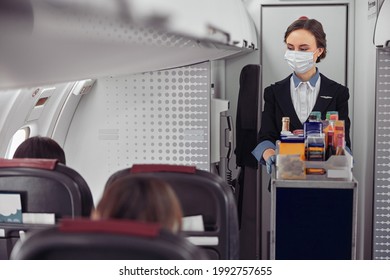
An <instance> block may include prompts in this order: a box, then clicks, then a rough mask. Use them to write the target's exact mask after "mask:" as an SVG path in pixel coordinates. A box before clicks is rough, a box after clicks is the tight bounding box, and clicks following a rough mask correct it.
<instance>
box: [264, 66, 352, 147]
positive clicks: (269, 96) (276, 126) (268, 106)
mask: <svg viewBox="0 0 390 280" xmlns="http://www.w3.org/2000/svg"><path fill="white" fill-rule="evenodd" d="M320 76H321V86H320V91H319V93H318V97H317V100H316V103H315V105H314V108H313V111H320V112H321V117H322V119H325V117H326V112H327V111H337V112H338V113H339V119H340V120H344V122H345V141H346V145H347V146H348V148H351V140H350V136H349V130H350V126H351V121H350V119H349V117H348V99H349V90H348V88H347V87H345V86H343V85H341V84H339V83H337V82H335V81H333V80H330V79H328V78H327V77H325V76H324V75H322V74H321V73H320ZM290 78H291V75H290V76H288V77H287V78H285V79H284V80H282V81H279V82H276V83H275V84H272V85H270V86H269V87H267V88H266V89H265V90H264V101H265V103H264V110H263V112H262V117H261V128H260V131H259V135H258V143H260V142H262V141H265V140H269V141H271V142H273V143H275V142H276V140H278V139H279V138H280V131H281V130H282V117H290V131H293V130H295V129H303V125H302V123H301V122H300V120H299V118H298V115H297V114H296V112H295V109H294V105H293V103H292V99H291V93H290Z"/></svg>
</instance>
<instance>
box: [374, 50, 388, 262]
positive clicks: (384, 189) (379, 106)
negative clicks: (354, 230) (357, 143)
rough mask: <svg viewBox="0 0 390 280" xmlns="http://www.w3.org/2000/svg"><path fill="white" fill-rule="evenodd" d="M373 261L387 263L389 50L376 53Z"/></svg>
mask: <svg viewBox="0 0 390 280" xmlns="http://www.w3.org/2000/svg"><path fill="white" fill-rule="evenodd" d="M377 57H378V59H377V85H376V87H377V96H376V141H375V154H376V157H375V159H376V161H375V189H374V192H375V194H374V221H373V228H374V231H373V259H386V260H389V259H390V50H385V49H378V51H377Z"/></svg>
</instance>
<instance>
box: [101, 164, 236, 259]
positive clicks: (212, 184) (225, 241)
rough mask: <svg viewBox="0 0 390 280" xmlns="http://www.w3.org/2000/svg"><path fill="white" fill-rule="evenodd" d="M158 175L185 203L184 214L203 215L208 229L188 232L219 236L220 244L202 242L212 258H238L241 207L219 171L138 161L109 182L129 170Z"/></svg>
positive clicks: (207, 236)
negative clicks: (237, 205) (218, 174)
mask: <svg viewBox="0 0 390 280" xmlns="http://www.w3.org/2000/svg"><path fill="white" fill-rule="evenodd" d="M135 173H136V174H137V176H140V173H142V176H150V177H157V178H160V179H163V180H165V181H166V182H168V183H169V184H170V185H171V186H172V188H173V189H174V191H175V193H176V195H177V197H178V198H179V201H180V203H181V206H182V210H183V215H184V216H194V215H201V216H202V217H203V221H204V227H205V231H204V232H195V231H191V232H184V233H185V234H186V235H187V236H191V237H196V238H199V237H200V242H201V243H202V242H203V241H202V240H205V242H208V241H207V238H216V239H217V240H218V244H210V245H201V246H202V247H203V248H204V249H205V250H206V251H207V253H208V255H209V257H210V258H211V259H238V255H239V237H238V234H239V233H238V218H237V209H236V204H235V201H234V196H233V193H232V189H231V188H230V186H228V185H227V183H226V182H225V181H223V180H222V178H220V177H219V176H217V175H216V174H213V173H210V172H207V171H203V170H198V169H196V168H195V167H194V166H179V165H162V164H151V165H148V164H144V165H142V164H138V165H133V166H132V167H131V168H126V169H123V170H120V171H117V172H115V173H114V174H113V175H111V177H110V178H109V180H108V181H107V184H106V186H107V185H108V184H110V183H111V182H112V181H115V180H116V179H117V178H120V177H122V176H126V175H128V174H135Z"/></svg>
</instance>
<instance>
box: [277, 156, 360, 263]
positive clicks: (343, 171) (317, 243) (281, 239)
mask: <svg viewBox="0 0 390 280" xmlns="http://www.w3.org/2000/svg"><path fill="white" fill-rule="evenodd" d="M332 158H333V157H332ZM335 161H336V163H335ZM283 162H284V161H283V159H282V160H280V159H279V166H278V158H277V172H276V176H274V177H273V178H272V180H271V238H270V242H271V244H270V257H271V259H288V260H341V259H356V220H357V186H358V183H357V181H356V180H355V178H353V176H352V162H353V160H352V157H351V156H350V155H346V156H341V157H337V158H333V159H329V160H328V161H327V162H323V163H318V162H316V163H311V162H304V163H306V166H305V168H310V167H314V168H320V167H322V168H324V170H325V173H324V174H323V175H309V176H305V179H285V178H284V177H283V174H282V173H281V172H280V171H281V170H282V169H283V168H284V167H283V166H280V163H283ZM287 162H288V161H286V163H287ZM289 164H291V163H289ZM311 164H314V166H312V165H311ZM319 164H322V166H319ZM284 175H285V174H284Z"/></svg>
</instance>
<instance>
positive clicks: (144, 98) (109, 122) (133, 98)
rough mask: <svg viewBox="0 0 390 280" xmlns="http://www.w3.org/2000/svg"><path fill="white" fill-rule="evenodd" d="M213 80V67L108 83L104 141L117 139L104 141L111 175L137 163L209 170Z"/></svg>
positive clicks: (102, 131)
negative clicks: (191, 166) (165, 164)
mask: <svg viewBox="0 0 390 280" xmlns="http://www.w3.org/2000/svg"><path fill="white" fill-rule="evenodd" d="M209 81H210V66H209V63H202V64H197V65H192V66H187V67H181V68H174V69H168V70H161V71H155V72H147V73H141V74H135V75H131V76H129V77H109V78H106V79H105V80H103V81H102V83H104V84H105V88H106V97H107V98H106V104H107V106H106V112H104V114H105V115H106V124H105V127H106V128H102V129H100V130H99V139H100V140H106V139H107V137H108V138H112V137H114V138H116V141H104V142H105V143H106V145H107V146H106V149H105V150H106V154H107V159H108V162H107V163H108V164H109V169H110V172H114V171H116V170H117V168H118V167H119V166H122V167H123V166H126V165H131V164H133V163H167V164H187V165H196V166H197V167H198V168H200V169H205V170H209V166H210V163H209V161H210V159H209V154H210V153H209V104H210V82H209ZM111 140H113V139H111Z"/></svg>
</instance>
